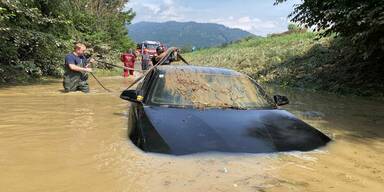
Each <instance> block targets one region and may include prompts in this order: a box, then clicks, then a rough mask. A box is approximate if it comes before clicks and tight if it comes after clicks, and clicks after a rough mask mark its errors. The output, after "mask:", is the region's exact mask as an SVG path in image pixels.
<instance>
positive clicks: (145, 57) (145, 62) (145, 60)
mask: <svg viewBox="0 0 384 192" xmlns="http://www.w3.org/2000/svg"><path fill="white" fill-rule="evenodd" d="M150 63H151V58H150V55H149V54H148V50H147V49H144V51H143V54H142V55H141V69H142V70H147V69H148V68H149V66H150Z"/></svg>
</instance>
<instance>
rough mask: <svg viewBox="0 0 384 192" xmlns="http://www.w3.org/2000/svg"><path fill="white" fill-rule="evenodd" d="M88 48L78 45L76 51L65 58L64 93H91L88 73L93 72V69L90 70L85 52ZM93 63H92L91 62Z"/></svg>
mask: <svg viewBox="0 0 384 192" xmlns="http://www.w3.org/2000/svg"><path fill="white" fill-rule="evenodd" d="M86 49H87V48H86V47H85V45H84V44H82V43H76V45H75V48H74V51H73V52H72V53H69V54H68V55H67V56H65V65H64V70H65V73H64V81H63V86H64V91H65V92H70V91H82V92H84V93H88V92H89V85H88V82H87V80H88V74H87V73H88V72H92V68H88V65H89V64H87V59H86V58H85V56H84V52H85V50H86ZM91 62H92V61H91Z"/></svg>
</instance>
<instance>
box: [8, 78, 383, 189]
mask: <svg viewBox="0 0 384 192" xmlns="http://www.w3.org/2000/svg"><path fill="white" fill-rule="evenodd" d="M101 81H102V82H103V83H104V84H105V85H106V86H107V87H108V88H110V89H113V90H115V91H114V92H112V93H106V92H105V91H104V90H103V89H101V88H100V87H99V86H98V85H97V84H96V83H95V81H91V82H90V84H91V93H89V94H83V93H80V92H79V93H68V94H64V93H62V92H61V89H62V84H61V82H60V81H53V82H50V83H45V84H41V85H30V86H16V87H5V88H0V191H1V192H7V191H12V192H14V191H16V192H18V191H22V192H25V191H36V192H41V191H60V192H61V191H71V192H72V191H92V192H98V191H100V192H105V191H108V192H109V191H113V192H120V191H122V192H124V191H127V192H128V191H129V192H136V191H137V192H141V191H154V192H162V191H166V192H170V191H175V192H180V191H218V192H221V191H228V192H232V191H312V192H315V191H316V192H320V191H356V192H361V191H369V192H374V191H377V192H381V191H384V163H383V162H384V153H383V152H384V104H383V103H382V102H383V101H379V100H376V101H375V100H372V99H367V98H359V97H339V96H335V95H331V94H324V93H322V94H319V93H308V92H303V91H298V90H279V91H278V93H280V94H286V95H288V97H289V98H290V101H291V104H290V105H287V106H286V109H287V110H288V111H290V112H292V113H294V114H295V115H297V116H299V117H300V118H302V119H303V120H304V121H306V122H308V123H309V124H311V125H312V126H314V127H316V128H318V129H320V130H321V131H323V132H324V133H326V134H327V135H328V136H330V137H331V138H332V139H333V142H331V143H330V144H329V145H327V146H326V147H324V148H321V149H318V150H315V151H311V152H288V153H275V154H225V153H204V154H195V155H187V156H177V157H176V156H170V155H160V154H153V153H144V152H142V151H141V150H140V149H138V148H136V146H135V145H133V144H132V143H131V141H130V140H129V139H128V137H127V118H126V113H127V108H128V107H129V103H128V102H126V101H123V100H121V99H120V98H119V94H120V91H121V90H123V89H124V87H127V85H128V84H129V81H126V80H124V79H122V78H120V77H116V78H115V77H114V78H102V79H101Z"/></svg>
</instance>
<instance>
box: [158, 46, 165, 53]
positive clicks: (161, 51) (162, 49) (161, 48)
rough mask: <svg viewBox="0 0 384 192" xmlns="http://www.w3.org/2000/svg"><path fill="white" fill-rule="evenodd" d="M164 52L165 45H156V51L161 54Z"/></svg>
mask: <svg viewBox="0 0 384 192" xmlns="http://www.w3.org/2000/svg"><path fill="white" fill-rule="evenodd" d="M163 52H164V47H162V46H158V47H156V53H157V55H160V54H162V53H163Z"/></svg>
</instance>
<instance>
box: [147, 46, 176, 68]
mask: <svg viewBox="0 0 384 192" xmlns="http://www.w3.org/2000/svg"><path fill="white" fill-rule="evenodd" d="M169 49H172V50H174V52H173V54H171V55H170V56H169V57H168V58H167V60H165V61H164V62H163V63H162V65H170V64H171V62H173V61H178V60H179V59H178V58H177V52H179V49H177V48H176V47H170V48H169ZM156 53H157V56H153V57H152V64H153V65H156V64H157V63H158V62H159V61H160V60H161V59H162V58H164V57H165V56H166V55H167V52H166V51H165V49H164V47H163V46H158V47H157V48H156Z"/></svg>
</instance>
